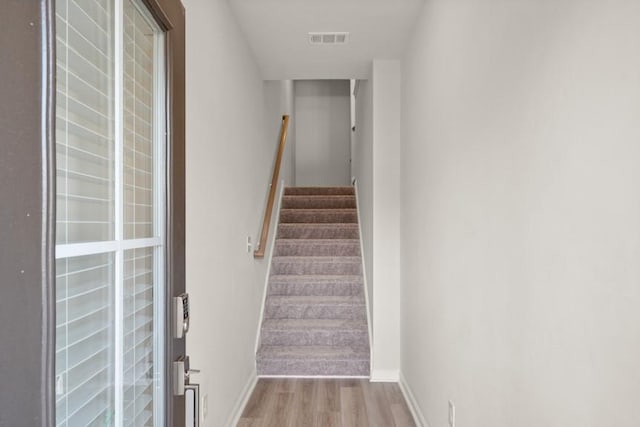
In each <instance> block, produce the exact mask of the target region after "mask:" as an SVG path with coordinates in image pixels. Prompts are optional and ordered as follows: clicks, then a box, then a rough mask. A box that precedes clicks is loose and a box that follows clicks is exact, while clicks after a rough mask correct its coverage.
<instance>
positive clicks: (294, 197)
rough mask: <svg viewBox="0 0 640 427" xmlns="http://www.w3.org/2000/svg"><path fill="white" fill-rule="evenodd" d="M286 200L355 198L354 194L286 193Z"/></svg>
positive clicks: (349, 199)
mask: <svg viewBox="0 0 640 427" xmlns="http://www.w3.org/2000/svg"><path fill="white" fill-rule="evenodd" d="M282 198H283V199H285V200H309V199H311V200H326V199H329V200H347V201H351V200H355V198H356V196H355V195H353V194H285V195H284V196H282Z"/></svg>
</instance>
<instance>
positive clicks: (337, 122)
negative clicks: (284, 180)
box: [294, 80, 351, 186]
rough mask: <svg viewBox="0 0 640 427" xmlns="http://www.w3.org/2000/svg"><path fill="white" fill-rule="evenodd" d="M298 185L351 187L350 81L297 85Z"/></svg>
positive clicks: (300, 81)
mask: <svg viewBox="0 0 640 427" xmlns="http://www.w3.org/2000/svg"><path fill="white" fill-rule="evenodd" d="M294 86H295V119H296V150H295V156H296V185H299V186H305V185H325V186H332V185H349V183H350V181H351V178H350V176H351V174H350V166H349V157H350V138H351V135H350V132H351V131H350V128H351V125H350V123H351V119H350V116H351V114H350V108H351V107H350V98H349V80H298V81H296V82H295V85H294Z"/></svg>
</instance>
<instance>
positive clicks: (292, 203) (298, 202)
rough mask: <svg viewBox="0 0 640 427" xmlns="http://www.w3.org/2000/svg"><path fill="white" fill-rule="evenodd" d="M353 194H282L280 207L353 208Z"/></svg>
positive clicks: (354, 206) (354, 201)
mask: <svg viewBox="0 0 640 427" xmlns="http://www.w3.org/2000/svg"><path fill="white" fill-rule="evenodd" d="M355 208H356V198H355V197H354V196H327V197H323V196H317V197H304V196H302V197H301V196H284V198H283V199H282V209H355Z"/></svg>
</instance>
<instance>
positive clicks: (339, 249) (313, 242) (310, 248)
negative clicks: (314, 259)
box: [273, 239, 360, 256]
mask: <svg viewBox="0 0 640 427" xmlns="http://www.w3.org/2000/svg"><path fill="white" fill-rule="evenodd" d="M273 254H274V255H275V256H359V255H360V241H359V240H358V239H305V240H302V239H277V240H276V245H275V248H274V252H273Z"/></svg>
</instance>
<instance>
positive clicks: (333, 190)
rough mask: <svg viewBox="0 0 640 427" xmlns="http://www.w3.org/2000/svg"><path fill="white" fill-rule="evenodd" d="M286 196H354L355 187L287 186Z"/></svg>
mask: <svg viewBox="0 0 640 427" xmlns="http://www.w3.org/2000/svg"><path fill="white" fill-rule="evenodd" d="M284 194H285V195H286V196H290V195H295V196H302V195H309V196H353V195H354V194H355V191H354V188H353V187H287V188H285V189H284Z"/></svg>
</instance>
